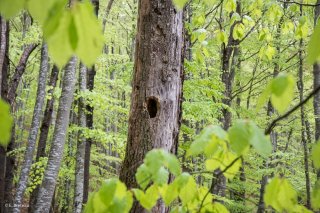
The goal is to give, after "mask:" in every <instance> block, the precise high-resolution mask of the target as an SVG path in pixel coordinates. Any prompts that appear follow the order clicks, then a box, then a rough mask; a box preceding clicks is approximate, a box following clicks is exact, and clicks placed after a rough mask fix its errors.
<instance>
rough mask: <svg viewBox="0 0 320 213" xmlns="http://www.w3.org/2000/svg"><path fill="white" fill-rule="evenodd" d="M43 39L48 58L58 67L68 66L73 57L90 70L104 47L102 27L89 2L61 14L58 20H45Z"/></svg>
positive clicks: (54, 18)
mask: <svg viewBox="0 0 320 213" xmlns="http://www.w3.org/2000/svg"><path fill="white" fill-rule="evenodd" d="M44 36H45V39H46V41H47V42H48V48H49V51H50V53H51V56H52V58H53V59H54V60H55V62H56V63H57V64H58V65H59V66H62V65H64V64H65V63H67V61H68V60H69V59H70V57H71V56H72V55H73V54H76V55H77V56H78V57H79V58H80V59H81V61H82V62H84V63H85V64H86V65H87V66H91V65H92V64H93V63H94V62H95V60H96V58H97V57H98V56H99V55H100V54H101V50H102V46H103V37H102V35H101V27H100V25H99V23H98V22H97V20H96V17H95V15H94V13H93V7H92V5H91V4H90V3H89V2H85V3H77V4H75V5H74V6H73V7H72V8H71V10H62V11H60V15H59V16H55V17H52V18H50V19H48V22H47V23H46V25H45V27H44ZM66 38H68V39H66Z"/></svg>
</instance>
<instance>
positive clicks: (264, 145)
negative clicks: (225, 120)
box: [228, 121, 272, 157]
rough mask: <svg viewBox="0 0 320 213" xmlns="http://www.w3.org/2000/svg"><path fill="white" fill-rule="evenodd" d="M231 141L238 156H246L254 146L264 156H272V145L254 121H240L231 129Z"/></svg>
mask: <svg viewBox="0 0 320 213" xmlns="http://www.w3.org/2000/svg"><path fill="white" fill-rule="evenodd" d="M228 133H229V139H230V146H231V148H232V149H233V150H234V151H235V152H236V153H237V154H238V155H242V154H244V153H245V152H246V151H247V150H248V148H249V145H252V146H253V147H254V148H255V149H256V151H257V152H258V153H259V154H261V155H262V156H265V157H266V156H268V155H270V154H271V151H272V145H271V143H270V141H269V140H268V139H267V137H266V136H265V135H264V133H263V132H262V130H261V129H259V127H257V125H256V124H254V123H253V122H252V121H238V122H237V123H235V125H233V126H232V127H230V129H229V131H228Z"/></svg>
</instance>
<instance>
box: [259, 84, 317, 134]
mask: <svg viewBox="0 0 320 213" xmlns="http://www.w3.org/2000/svg"><path fill="white" fill-rule="evenodd" d="M319 91H320V86H318V87H317V88H315V89H314V90H313V91H312V92H310V93H309V95H308V96H307V97H306V98H305V99H303V100H302V101H301V102H300V103H298V104H297V105H295V106H294V107H293V108H292V109H290V110H289V111H288V112H286V113H285V114H283V115H281V116H279V117H278V118H276V119H274V120H273V121H272V122H271V123H270V124H269V126H268V127H267V128H266V130H265V132H264V133H265V134H266V135H269V134H270V133H271V131H272V130H273V128H274V127H275V126H276V125H277V123H278V122H279V121H281V120H283V119H285V118H286V117H288V116H289V115H291V114H292V113H293V112H294V111H296V110H297V109H299V108H300V107H301V106H303V105H304V104H306V103H307V102H308V101H309V100H310V99H311V98H312V97H313V96H314V95H315V94H317V93H318V92H319Z"/></svg>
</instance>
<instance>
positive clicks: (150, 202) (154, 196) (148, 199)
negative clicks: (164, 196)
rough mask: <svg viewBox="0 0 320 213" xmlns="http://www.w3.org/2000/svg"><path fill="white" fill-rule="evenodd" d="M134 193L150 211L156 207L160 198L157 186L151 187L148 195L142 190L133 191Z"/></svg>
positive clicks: (147, 192)
mask: <svg viewBox="0 0 320 213" xmlns="http://www.w3.org/2000/svg"><path fill="white" fill-rule="evenodd" d="M133 192H134V195H135V197H136V198H137V200H138V201H139V202H140V204H141V205H142V206H143V207H144V208H145V209H147V210H149V211H150V210H151V209H152V208H153V207H154V206H155V205H156V203H157V200H158V198H159V190H158V187H157V186H156V185H152V186H150V187H149V188H148V189H147V191H146V193H144V192H143V191H141V190H140V189H133Z"/></svg>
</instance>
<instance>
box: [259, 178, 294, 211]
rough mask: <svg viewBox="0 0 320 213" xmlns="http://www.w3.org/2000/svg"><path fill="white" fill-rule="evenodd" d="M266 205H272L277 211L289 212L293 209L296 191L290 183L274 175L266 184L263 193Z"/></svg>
mask: <svg viewBox="0 0 320 213" xmlns="http://www.w3.org/2000/svg"><path fill="white" fill-rule="evenodd" d="M264 201H265V203H266V206H272V207H273V208H274V209H275V210H277V211H279V212H283V211H287V212H291V211H292V210H293V209H295V207H296V205H297V203H298V201H297V193H296V191H295V190H294V189H293V187H292V186H291V184H290V183H289V182H288V181H287V180H286V179H284V178H278V177H275V178H273V179H272V181H271V182H270V183H269V184H268V185H267V186H266V192H265V194H264Z"/></svg>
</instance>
